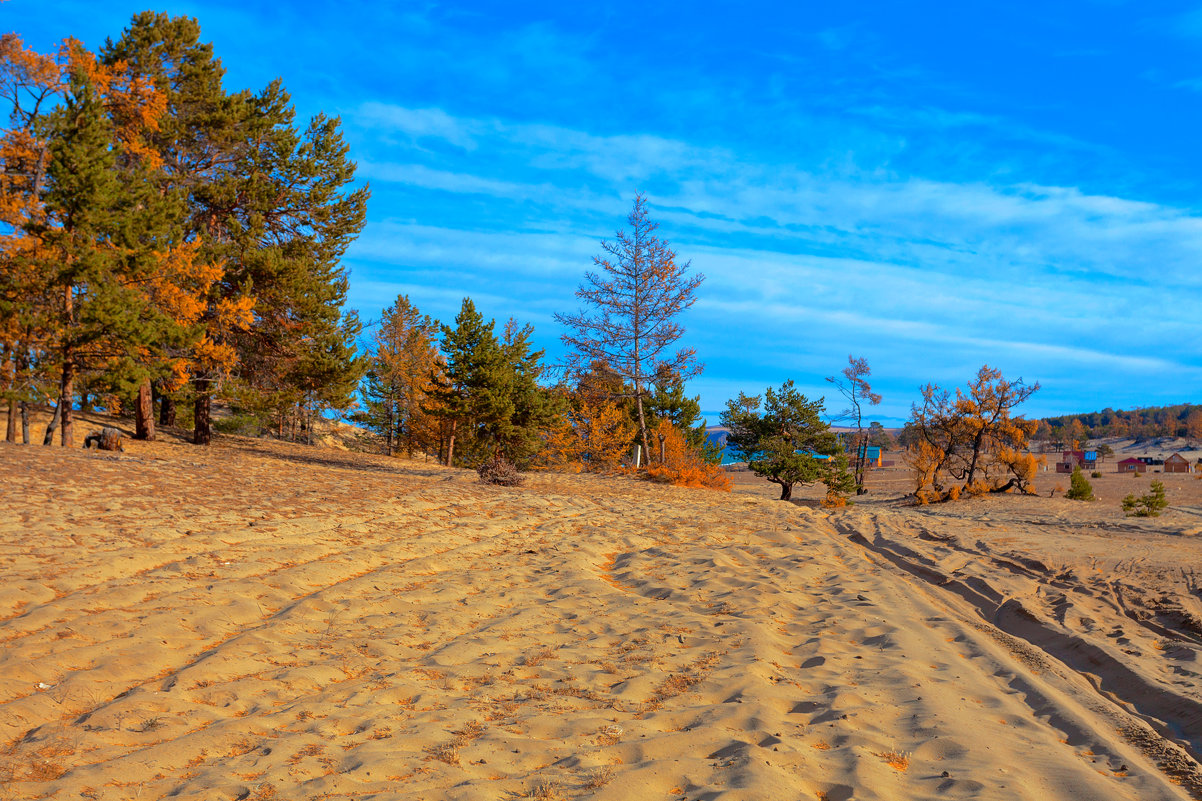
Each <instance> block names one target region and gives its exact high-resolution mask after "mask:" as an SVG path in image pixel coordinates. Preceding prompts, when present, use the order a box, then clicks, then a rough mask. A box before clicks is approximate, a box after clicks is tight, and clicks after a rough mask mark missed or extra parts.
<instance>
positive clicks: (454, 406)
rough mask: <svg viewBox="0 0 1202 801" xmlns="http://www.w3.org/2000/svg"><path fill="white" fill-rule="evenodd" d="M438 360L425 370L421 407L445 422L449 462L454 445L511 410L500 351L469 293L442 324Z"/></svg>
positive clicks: (470, 445) (464, 447)
mask: <svg viewBox="0 0 1202 801" xmlns="http://www.w3.org/2000/svg"><path fill="white" fill-rule="evenodd" d="M440 328H441V331H442V343H441V349H442V355H443V360H444V364H443V366H442V369H441V370H439V371H433V372H431V374H430V381H431V388H430V390H429V391H428V392H427V398H428V405H427V406H425V407H424V408H425V409H426V411H427V413H429V414H432V415H434V416H436V417H440V418H443V419H444V420H446V421H447V423H448V424H449V432H448V436H447V454H446V465H447V466H448V467H450V466H452V465H454V464H455V445H456V442H459V443H460V449H461V451H470V450H472V449H474V448H475V447H476V446H477V444H478V442H479V437H478V434H479V432H480V430H481V429H485V430H486V429H487V428H489V427H491V426H494V425H497V424H498V422H499V421H500V420H503V419H508V418H510V417H511V416H512V414H513V404H512V401H511V399H510V398H509V396H508V394H507V393H506V391H505V387H504V386H503V383H502V382H503V381H504V379H505V369H504V365H505V354H504V353H503V352H502V350H501V346H500V343H498V342H497V337H496V335H495V334H494V333H493V328H494V323H493V322H492V321H490V322H488V323H485V322H484V316H483V315H482V314H480V313H479V312H478V311H476V305H475V304H474V303H472V300H471V298H464V299H463V304H462V306H461V307H460V310H459V314H457V315H456V316H455V326H454V328H452V327H450V326H447V325H442V326H441V327H440Z"/></svg>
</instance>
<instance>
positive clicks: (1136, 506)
mask: <svg viewBox="0 0 1202 801" xmlns="http://www.w3.org/2000/svg"><path fill="white" fill-rule="evenodd" d="M1148 488H1149V489H1150V490H1152V491H1151V492H1149V493H1148V494H1147V495H1141V496H1139V497H1138V498H1137V497H1135V494H1134V493H1132V494H1130V495H1128V496H1127V497H1126V498H1123V511H1124V512H1126V513H1127V514H1129V515H1135V516H1136V517H1160V513H1161V512H1162V511H1164V510H1165V509H1166V508H1167V507H1168V505H1169V501H1168V499H1167V498H1166V497H1165V494H1164V483H1163V482H1161V481H1153V482H1152V483H1151V484H1150V485H1149V487H1148Z"/></svg>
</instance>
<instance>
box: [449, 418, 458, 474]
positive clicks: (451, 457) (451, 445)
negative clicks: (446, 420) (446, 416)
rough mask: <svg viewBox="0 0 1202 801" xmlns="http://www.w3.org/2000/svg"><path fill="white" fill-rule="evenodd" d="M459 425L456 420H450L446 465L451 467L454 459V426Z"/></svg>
mask: <svg viewBox="0 0 1202 801" xmlns="http://www.w3.org/2000/svg"><path fill="white" fill-rule="evenodd" d="M457 425H459V421H458V420H452V421H451V436H450V438H449V439H448V440H447V467H451V466H452V465H453V464H454V460H455V426H457Z"/></svg>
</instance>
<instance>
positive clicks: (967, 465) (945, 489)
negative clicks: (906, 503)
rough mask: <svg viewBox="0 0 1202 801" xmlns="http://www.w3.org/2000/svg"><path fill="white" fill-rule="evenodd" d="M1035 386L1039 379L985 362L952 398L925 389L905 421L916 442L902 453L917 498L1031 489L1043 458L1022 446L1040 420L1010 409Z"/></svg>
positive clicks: (923, 500)
mask: <svg viewBox="0 0 1202 801" xmlns="http://www.w3.org/2000/svg"><path fill="white" fill-rule="evenodd" d="M1038 389H1039V384H1038V383H1035V384H1030V385H1027V384H1025V383H1024V382H1023V381H1022V379H1019V380H1017V381H1006V379H1005V378H1003V377H1002V373H1001V371H999V370H996V369H993V368H991V367H989V366H988V365H986V366H984V367H982V368H981V369H980V370H979V371H978V372H977V376H976V378H975V379H974V380H973V381H972V382H970V383H969V385H968V387H967V389H966V390H961V389H958V388H957V389H956V393H955V396H954V397H953V396H952V395H951V393H949V392H948V391H947V390H944V389H940V388H939V387H938V386H936V385H935V384H928V385H927V386H926V387H924V388H923V390H922V398H923V402H922V405H921V406H919V405H917V404H915V405H914V407H913V408H912V410H911V416H910V422H909V424H908V427H909V428H910V429H911V430H912V431H913V432H915V433H916V434H917V435H918V436H917V440H916V441H915V443H914V444H912V445H911V446H910V448H909V449H908V452H907V455H906V461H907V463H908V464H909V465H910V469H911V472H912V474H913V477H914V486H915V497H916V498H917V499H918V501H919V502H920V503H930V502H932V501H938V500H955V499H956V498H958V497H960V495H961V494H962V493H968V494H970V495H980V494H984V493H989V492H1005V491H1007V490H1010V489H1016V490H1018V491H1019V492H1025V493H1030V492H1031V490H1030V484H1031V482H1032V481H1033V480H1034V478H1035V474H1036V472H1037V471H1038V469H1039V465H1040V464H1042V463H1043V459H1042V457H1040V458H1036V457H1035V456H1033V455H1032V454H1030V453H1027V452H1026V448H1027V445H1028V442H1029V440H1030V437H1031V435H1032V434H1034V433H1035V430H1036V429H1037V428H1038V425H1039V424H1038V422H1037V421H1035V420H1027V419H1025V418H1022V417H1014V416H1012V412H1013V410H1014V408H1015V407H1016V406H1018V405H1019V404H1021V403H1022V402H1023V401H1025V400H1026V399H1027V398H1029V397H1030V396H1031V395H1032V394H1033V393H1035V392H1036V391H1037V390H1038ZM954 482H960V483H958V484H957V483H954Z"/></svg>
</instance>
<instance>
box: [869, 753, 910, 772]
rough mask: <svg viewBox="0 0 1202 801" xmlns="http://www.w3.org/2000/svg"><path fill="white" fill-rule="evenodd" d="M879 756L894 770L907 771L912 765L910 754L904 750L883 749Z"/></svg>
mask: <svg viewBox="0 0 1202 801" xmlns="http://www.w3.org/2000/svg"><path fill="white" fill-rule="evenodd" d="M877 756H879V757H880V758H881V759H883V760H885V764H886V765H888V766H889V767H891V768H893V769H894V770H899V771H905V770H908V769H909V767H910V755H909V754H908V753H906V752H904V751H882V752H881V753H879V754H877Z"/></svg>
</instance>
